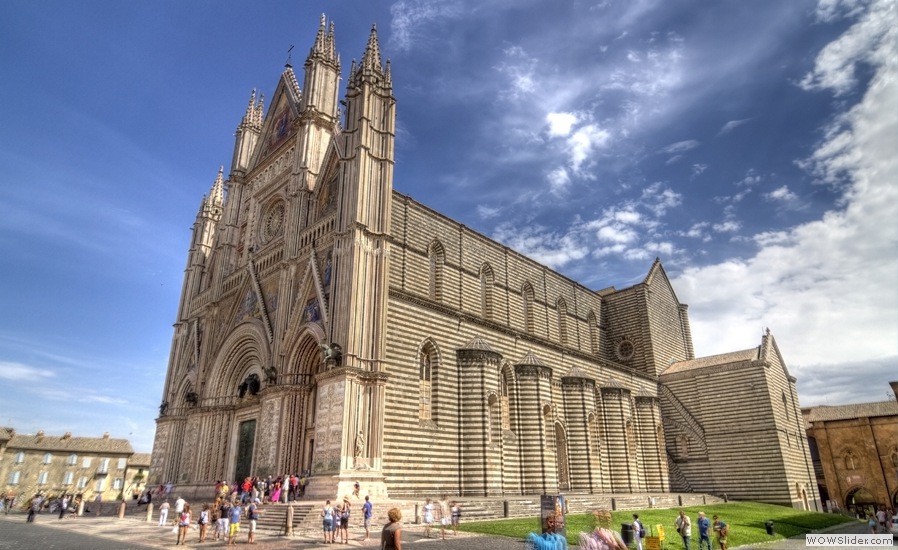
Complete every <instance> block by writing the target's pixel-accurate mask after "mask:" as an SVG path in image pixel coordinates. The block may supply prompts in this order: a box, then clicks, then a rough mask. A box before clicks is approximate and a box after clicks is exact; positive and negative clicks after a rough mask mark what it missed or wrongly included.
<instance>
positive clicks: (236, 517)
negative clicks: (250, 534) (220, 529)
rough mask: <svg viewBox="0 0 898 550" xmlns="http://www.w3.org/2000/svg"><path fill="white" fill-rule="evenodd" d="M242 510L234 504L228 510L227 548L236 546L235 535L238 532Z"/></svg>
mask: <svg viewBox="0 0 898 550" xmlns="http://www.w3.org/2000/svg"><path fill="white" fill-rule="evenodd" d="M242 512H243V509H242V508H241V507H240V505H239V504H237V503H236V502H233V503H231V507H230V508H229V509H228V546H230V545H232V544H237V533H239V532H240V514H241V513H242Z"/></svg>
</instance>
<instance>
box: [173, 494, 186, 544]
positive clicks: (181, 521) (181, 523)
mask: <svg viewBox="0 0 898 550" xmlns="http://www.w3.org/2000/svg"><path fill="white" fill-rule="evenodd" d="M188 529H190V505H189V504H187V503H185V504H184V507H183V508H181V512H180V513H179V514H178V542H176V543H175V546H177V545H179V544H187V530H188Z"/></svg>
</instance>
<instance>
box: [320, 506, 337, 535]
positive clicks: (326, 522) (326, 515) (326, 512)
mask: <svg viewBox="0 0 898 550" xmlns="http://www.w3.org/2000/svg"><path fill="white" fill-rule="evenodd" d="M321 519H322V522H321V524H322V529H324V543H325V544H327V543H332V542H333V541H334V509H333V507H332V506H331V501H330V500H328V501H327V502H325V503H324V508H322V509H321Z"/></svg>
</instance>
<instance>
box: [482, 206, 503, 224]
mask: <svg viewBox="0 0 898 550" xmlns="http://www.w3.org/2000/svg"><path fill="white" fill-rule="evenodd" d="M500 211H501V210H500V209H499V208H494V207H490V206H486V205H483V204H478V205H477V215H478V216H480V219H482V220H488V219H490V218H495V217H496V216H498V215H499V212H500Z"/></svg>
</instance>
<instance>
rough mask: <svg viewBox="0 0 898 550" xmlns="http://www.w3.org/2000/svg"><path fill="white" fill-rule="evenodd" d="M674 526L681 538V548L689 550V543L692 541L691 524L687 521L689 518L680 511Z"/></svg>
mask: <svg viewBox="0 0 898 550" xmlns="http://www.w3.org/2000/svg"><path fill="white" fill-rule="evenodd" d="M674 525H676V526H677V533H679V534H680V536H681V537H683V547H684V548H685V549H686V550H689V541H690V540H691V539H692V522H691V521H689V516H687V515H686V512H684V511H682V510H680V515H679V517H677V521H675V522H674Z"/></svg>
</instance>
